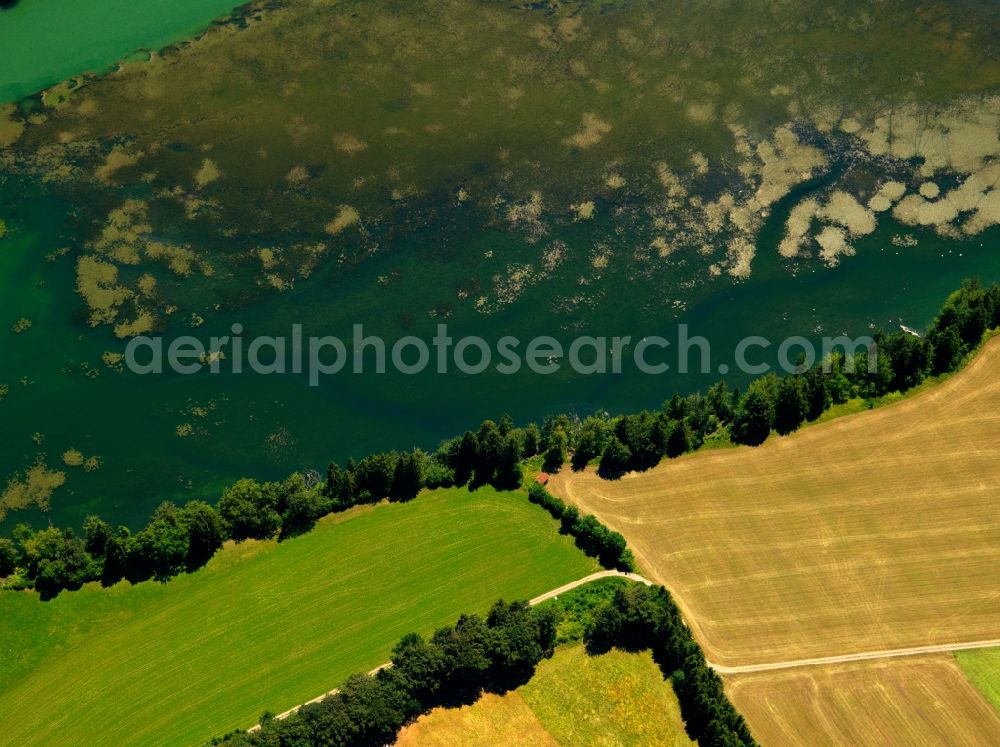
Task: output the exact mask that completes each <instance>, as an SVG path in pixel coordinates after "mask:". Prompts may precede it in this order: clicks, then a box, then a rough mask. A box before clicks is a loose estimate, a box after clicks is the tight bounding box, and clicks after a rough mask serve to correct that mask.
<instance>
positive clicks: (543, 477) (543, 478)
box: [535, 472, 549, 485]
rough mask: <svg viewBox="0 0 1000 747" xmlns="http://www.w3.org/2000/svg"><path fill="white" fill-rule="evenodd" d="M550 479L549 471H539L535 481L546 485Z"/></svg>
mask: <svg viewBox="0 0 1000 747" xmlns="http://www.w3.org/2000/svg"><path fill="white" fill-rule="evenodd" d="M548 481H549V473H548V472H539V473H538V477H536V478H535V482H537V483H538V484H539V485H545V484H546V483H547V482H548Z"/></svg>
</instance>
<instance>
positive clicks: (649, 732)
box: [396, 646, 693, 747]
mask: <svg viewBox="0 0 1000 747" xmlns="http://www.w3.org/2000/svg"><path fill="white" fill-rule="evenodd" d="M455 744H489V745H512V746H513V745H518V746H520V745H531V746H537V747H549V746H550V745H551V746H553V747H554V746H555V745H578V744H607V745H612V744H659V745H674V746H675V747H689V746H690V745H692V744H693V743H692V742H691V740H690V739H688V737H687V734H686V733H685V731H684V722H683V721H682V720H681V715H680V706H679V705H678V703H677V697H676V696H675V695H674V691H673V688H672V687H671V686H670V684H669V683H668V682H664V680H663V675H662V674H661V672H660V669H659V667H657V665H656V664H655V663H654V662H653V657H652V656H651V655H650V653H649V652H648V651H645V652H643V653H641V654H628V653H625V652H623V651H619V650H612V651H609V652H608V653H606V654H601V655H600V656H589V655H587V653H586V652H585V651H584V649H583V646H573V647H570V648H560V649H559V650H557V651H556V653H555V655H554V656H553V657H552V658H551V659H548V660H546V661H543V662H542V663H541V664H539V665H538V669H537V670H536V672H535V676H534V677H533V678H532V679H531V681H530V682H528V683H527V684H525V685H523V686H522V687H519V688H518V689H517V690H515V691H513V692H509V693H507V694H506V695H504V696H502V697H500V696H497V695H484V696H483V697H482V698H480V699H479V700H478V701H476V702H475V703H474V704H472V705H470V706H465V707H464V708H450V709H449V708H437V709H435V710H433V711H432V712H431V713H429V714H427V715H426V716H422V717H421V718H420V719H418V720H417V721H416V723H414V724H413V725H412V726H408V727H406V728H405V729H403V730H402V731H401V732H400V734H399V738H398V740H397V742H396V745H397V747H416V746H417V745H419V746H420V747H426V746H428V745H431V746H433V745H440V746H441V747H446V746H449V747H450V745H455Z"/></svg>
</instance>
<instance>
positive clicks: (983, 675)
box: [955, 648, 1000, 711]
mask: <svg viewBox="0 0 1000 747" xmlns="http://www.w3.org/2000/svg"><path fill="white" fill-rule="evenodd" d="M955 659H957V660H958V666H960V667H961V668H962V671H963V672H965V676H966V677H968V678H969V679H970V680H971V681H972V684H973V685H975V686H976V687H977V688H979V691H980V692H981V693H982V694H983V695H985V696H986V699H987V700H988V701H990V703H992V704H993V706H994V707H995V708H996V709H997V711H1000V648H982V649H978V650H975V651H958V652H956V653H955Z"/></svg>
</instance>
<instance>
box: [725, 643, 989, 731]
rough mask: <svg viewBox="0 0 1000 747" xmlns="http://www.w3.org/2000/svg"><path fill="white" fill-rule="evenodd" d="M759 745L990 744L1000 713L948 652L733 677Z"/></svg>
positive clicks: (732, 692)
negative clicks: (967, 677) (972, 683)
mask: <svg viewBox="0 0 1000 747" xmlns="http://www.w3.org/2000/svg"><path fill="white" fill-rule="evenodd" d="M726 690H727V692H728V694H729V698H730V699H731V700H732V701H733V703H734V705H735V706H736V707H737V708H738V709H739V710H740V712H741V713H742V714H743V716H744V717H745V718H746V719H747V723H749V725H750V728H751V730H752V731H753V734H754V736H755V737H756V738H757V740H758V741H759V742H760V743H761V744H765V745H782V744H808V745H811V747H824V746H825V745H843V746H844V747H848V746H849V747H861V745H878V746H879V747H892V746H893V745H899V747H912V745H921V747H937V746H938V745H940V746H941V747H952V746H953V745H964V746H965V747H990V746H991V745H996V743H997V735H998V734H1000V715H998V714H997V711H996V710H994V709H993V707H992V706H991V705H990V704H989V703H988V702H987V701H986V699H985V698H984V697H983V696H982V695H981V694H980V693H979V692H978V691H977V690H976V689H975V688H974V687H973V686H972V685H971V684H970V683H969V681H968V680H967V679H966V678H965V675H963V674H962V672H961V670H960V669H959V668H958V666H956V664H955V660H954V659H953V658H952V657H951V656H949V655H947V654H938V655H936V656H927V657H919V658H916V657H915V658H906V659H889V660H885V661H880V662H874V663H873V662H865V663H854V664H838V665H833V666H828V667H803V668H799V669H786V670H782V671H778V672H755V673H752V674H739V675H732V676H730V677H727V679H726Z"/></svg>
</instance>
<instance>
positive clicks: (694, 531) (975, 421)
mask: <svg viewBox="0 0 1000 747" xmlns="http://www.w3.org/2000/svg"><path fill="white" fill-rule="evenodd" d="M551 484H552V489H553V491H554V492H555V493H556V494H558V495H559V496H561V497H563V498H564V499H566V500H568V501H569V502H571V503H574V504H576V505H578V506H580V507H581V508H582V509H584V510H586V511H589V512H592V513H594V514H596V515H597V516H598V517H600V518H601V519H602V520H603V521H604V522H605V523H607V524H608V525H609V526H611V527H612V528H614V529H617V530H618V531H620V532H622V533H623V534H624V535H625V537H626V538H627V539H628V541H629V543H630V544H631V546H632V547H633V548H634V549H635V551H636V556H637V558H638V560H639V563H640V566H641V568H642V571H643V572H644V573H647V574H649V575H650V576H651V577H652V578H654V579H655V580H656V581H660V582H663V583H665V584H666V585H667V586H668V587H669V588H670V589H671V590H672V591H673V592H674V593H675V594H676V596H677V597H678V598H679V602H680V603H681V604H682V605H683V607H684V608H685V612H686V615H687V618H688V620H689V621H690V622H691V624H692V625H693V627H694V628H695V631H696V634H697V636H698V638H699V640H700V642H701V643H702V644H703V645H704V647H705V650H706V654H707V656H708V658H709V659H710V660H712V661H713V662H715V663H718V664H722V665H727V666H741V665H751V664H758V663H767V662H775V661H788V660H794V659H802V658H807V657H818V656H833V655H843V654H851V653H858V652H865V651H877V650H882V649H891V648H903V647H909V646H921V645H928V644H948V643H957V642H965V641H976V640H985V639H993V638H996V637H997V635H998V631H1000V600H998V598H997V586H996V568H997V567H998V562H1000V507H998V503H997V495H998V493H1000V340H996V339H995V340H993V341H992V342H990V343H989V344H987V345H986V346H985V347H984V349H983V351H982V352H981V353H980V354H979V356H978V357H977V358H976V359H975V360H974V361H973V362H972V363H971V364H970V365H969V366H968V367H967V368H966V369H965V370H964V371H962V372H961V373H959V374H957V375H955V376H953V377H952V378H950V379H949V380H947V381H945V382H944V383H942V384H940V385H938V386H936V387H933V388H931V389H929V390H928V391H927V392H925V393H923V394H920V395H918V396H915V397H912V398H910V399H907V400H905V401H903V402H900V403H898V404H895V405H892V406H888V407H885V408H881V409H877V410H873V411H868V412H863V413H859V414H857V415H853V416H849V417H844V418H841V419H838V420H834V421H831V422H827V423H823V424H820V425H815V426H812V427H809V428H806V429H804V430H803V431H802V432H800V433H797V434H795V435H792V436H789V437H786V438H771V439H770V440H768V441H767V442H766V443H765V444H764V445H763V446H761V447H758V448H740V449H726V450H720V451H709V452H704V453H698V454H693V455H691V456H688V457H682V458H680V459H677V460H672V461H669V462H666V463H664V464H662V465H661V466H659V467H657V468H656V469H653V470H651V471H649V472H647V473H644V474H633V475H629V476H626V477H625V478H623V479H621V480H619V481H615V482H608V481H605V480H601V479H600V478H598V477H597V475H596V474H594V472H593V471H592V470H587V471H585V472H579V473H573V472H569V471H564V472H562V473H560V474H559V475H557V476H555V478H554V479H553V481H552V483H551Z"/></svg>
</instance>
